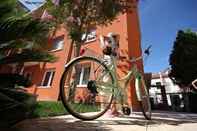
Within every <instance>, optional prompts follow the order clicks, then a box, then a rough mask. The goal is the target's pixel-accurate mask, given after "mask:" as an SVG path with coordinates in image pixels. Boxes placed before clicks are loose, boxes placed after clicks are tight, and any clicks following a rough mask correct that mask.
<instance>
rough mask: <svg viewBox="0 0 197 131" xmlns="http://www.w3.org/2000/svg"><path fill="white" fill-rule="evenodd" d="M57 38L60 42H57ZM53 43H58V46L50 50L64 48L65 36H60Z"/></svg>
mask: <svg viewBox="0 0 197 131" xmlns="http://www.w3.org/2000/svg"><path fill="white" fill-rule="evenodd" d="M57 40H58V43H57V42H56V41H57ZM52 44H56V45H58V46H57V48H55V49H51V50H50V52H55V51H59V50H62V49H63V48H64V37H58V38H56V39H54V40H53V42H52ZM56 45H55V46H54V45H52V47H56Z"/></svg>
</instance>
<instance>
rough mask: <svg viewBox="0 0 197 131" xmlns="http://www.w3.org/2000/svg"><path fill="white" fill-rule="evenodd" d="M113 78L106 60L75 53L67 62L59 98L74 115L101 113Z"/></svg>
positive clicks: (89, 116)
mask: <svg viewBox="0 0 197 131" xmlns="http://www.w3.org/2000/svg"><path fill="white" fill-rule="evenodd" d="M113 83H114V79H113V77H112V75H111V73H110V71H109V69H108V68H107V66H106V65H105V64H103V63H102V62H101V61H100V60H98V59H96V58H94V57H88V56H83V57H78V58H75V59H74V60H72V61H71V62H69V63H68V64H67V65H66V68H65V71H64V73H63V75H62V78H61V82H60V95H61V100H62V102H63V104H64V106H65V108H66V109H67V111H68V112H69V113H70V114H71V115H73V116H74V117H76V118H79V119H82V120H93V119H96V118H98V117H100V116H102V115H103V114H104V113H105V112H106V111H107V110H108V109H109V108H110V104H111V103H112V99H113Z"/></svg>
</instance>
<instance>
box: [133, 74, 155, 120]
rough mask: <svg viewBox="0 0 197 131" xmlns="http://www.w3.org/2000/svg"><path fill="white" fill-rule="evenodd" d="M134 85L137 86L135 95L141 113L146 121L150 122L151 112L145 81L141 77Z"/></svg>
mask: <svg viewBox="0 0 197 131" xmlns="http://www.w3.org/2000/svg"><path fill="white" fill-rule="evenodd" d="M136 84H137V85H136V93H137V97H138V101H139V103H140V107H141V110H142V113H143V115H144V117H145V118H146V119H147V120H151V114H152V112H151V104H150V98H149V93H148V90H147V87H146V84H145V81H144V79H143V78H142V76H140V77H139V78H138V79H136Z"/></svg>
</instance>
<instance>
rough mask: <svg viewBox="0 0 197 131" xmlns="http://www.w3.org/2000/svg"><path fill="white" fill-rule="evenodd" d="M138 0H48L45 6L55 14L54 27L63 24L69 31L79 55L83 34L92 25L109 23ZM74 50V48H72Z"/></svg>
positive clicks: (56, 27) (86, 32) (50, 12)
mask: <svg viewBox="0 0 197 131" xmlns="http://www.w3.org/2000/svg"><path fill="white" fill-rule="evenodd" d="M136 1H137V0H53V1H51V0H47V3H46V4H45V8H46V9H47V11H48V12H49V14H51V15H52V16H53V23H54V29H58V27H59V25H63V26H64V27H65V28H66V30H67V31H68V35H69V36H70V38H71V40H72V43H71V44H72V45H75V46H76V56H78V55H79V50H80V47H81V43H83V42H84V41H85V39H84V40H82V35H83V34H86V36H87V34H88V32H89V29H90V28H91V27H92V26H98V25H101V26H103V25H107V24H109V23H111V22H112V21H114V19H115V18H116V17H117V15H118V14H120V13H124V12H127V11H131V10H130V9H131V8H132V7H135V3H136ZM70 50H72V49H70Z"/></svg>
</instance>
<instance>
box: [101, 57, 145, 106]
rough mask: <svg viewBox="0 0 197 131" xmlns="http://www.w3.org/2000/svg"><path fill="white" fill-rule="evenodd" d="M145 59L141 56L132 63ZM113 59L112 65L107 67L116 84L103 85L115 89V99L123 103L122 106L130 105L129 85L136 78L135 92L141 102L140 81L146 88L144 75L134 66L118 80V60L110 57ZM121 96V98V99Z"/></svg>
mask: <svg viewBox="0 0 197 131" xmlns="http://www.w3.org/2000/svg"><path fill="white" fill-rule="evenodd" d="M142 58H143V57H142V56H140V57H138V58H135V60H132V61H131V62H135V61H138V60H141V59H142ZM110 59H111V64H110V65H107V66H108V68H109V72H110V73H111V75H112V77H113V79H114V84H113V85H108V84H109V83H107V85H106V83H104V84H102V85H105V86H108V87H111V88H113V89H114V98H115V99H118V100H119V101H120V102H121V105H128V103H127V93H126V89H127V87H128V85H129V82H130V80H132V79H133V78H135V90H136V96H137V100H138V101H141V100H142V98H141V94H140V81H141V82H142V84H143V86H145V83H144V80H143V77H142V74H141V73H140V72H139V70H138V68H137V64H134V65H133V66H132V67H131V69H130V70H129V71H128V73H127V74H126V75H125V76H124V77H122V78H120V79H118V76H117V73H116V71H117V64H116V58H115V57H114V56H110ZM119 96H121V98H120V97H119Z"/></svg>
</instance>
